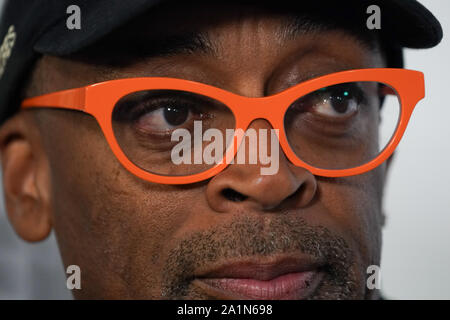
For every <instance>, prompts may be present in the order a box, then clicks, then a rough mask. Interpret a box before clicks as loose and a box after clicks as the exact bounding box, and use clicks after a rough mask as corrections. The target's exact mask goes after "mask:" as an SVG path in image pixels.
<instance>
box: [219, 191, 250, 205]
mask: <svg viewBox="0 0 450 320" xmlns="http://www.w3.org/2000/svg"><path fill="white" fill-rule="evenodd" d="M222 195H223V196H224V197H225V198H226V199H227V200H230V201H233V202H242V201H244V200H245V199H247V198H248V197H247V196H245V195H243V194H242V193H240V192H237V191H235V190H233V189H230V188H226V189H224V190H222Z"/></svg>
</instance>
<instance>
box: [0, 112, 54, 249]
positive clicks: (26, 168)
mask: <svg viewBox="0 0 450 320" xmlns="http://www.w3.org/2000/svg"><path fill="white" fill-rule="evenodd" d="M40 138H41V137H40V132H39V130H38V127H37V124H36V120H35V119H34V118H33V116H32V115H31V114H30V112H27V111H21V112H19V113H17V114H16V115H14V116H13V117H12V118H10V119H8V120H7V121H6V122H5V123H4V124H3V125H2V127H1V128H0V155H1V165H2V172H3V192H4V196H5V197H4V199H5V207H6V211H7V213H8V217H9V220H10V222H11V224H12V226H13V228H14V229H15V231H16V233H17V234H18V235H19V236H20V237H21V238H23V239H24V240H27V241H40V240H43V239H45V238H46V237H47V236H48V235H49V233H50V231H51V226H52V222H51V210H50V201H49V200H50V197H49V195H50V178H49V173H50V172H49V169H48V165H47V163H48V162H47V158H46V155H45V152H44V150H43V148H42V143H41V139H40Z"/></svg>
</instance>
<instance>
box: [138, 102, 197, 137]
mask: <svg viewBox="0 0 450 320" xmlns="http://www.w3.org/2000/svg"><path fill="white" fill-rule="evenodd" d="M159 105H160V106H159V107H156V108H153V110H151V111H147V112H145V113H143V114H142V115H141V116H140V117H139V118H138V119H137V120H136V125H137V128H138V129H139V130H142V131H146V132H154V133H167V132H170V131H172V130H174V129H176V128H178V127H184V126H187V125H189V123H190V122H192V121H193V120H194V119H193V118H195V117H198V115H197V114H196V112H195V110H193V108H192V107H190V106H188V105H186V104H180V103H170V102H167V103H163V104H162V106H161V104H159Z"/></svg>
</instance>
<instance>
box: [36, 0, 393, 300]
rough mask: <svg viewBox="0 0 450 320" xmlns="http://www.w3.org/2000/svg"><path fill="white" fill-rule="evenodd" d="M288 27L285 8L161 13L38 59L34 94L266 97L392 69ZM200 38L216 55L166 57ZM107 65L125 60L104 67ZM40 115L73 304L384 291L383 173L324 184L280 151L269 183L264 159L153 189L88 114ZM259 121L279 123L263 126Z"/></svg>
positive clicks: (338, 38)
mask: <svg viewBox="0 0 450 320" xmlns="http://www.w3.org/2000/svg"><path fill="white" fill-rule="evenodd" d="M289 21H292V16H291V15H289V14H286V13H282V12H279V13H273V12H270V11H265V10H263V9H257V8H254V7H244V6H236V5H221V6H212V5H208V6H206V5H202V6H190V7H189V8H183V9H180V10H176V11H173V10H171V8H169V7H161V8H159V9H158V11H156V10H155V11H154V12H153V13H150V14H148V15H145V16H143V17H142V18H140V19H138V20H137V21H136V22H133V23H132V24H130V25H129V26H127V27H126V28H125V29H122V30H120V31H118V32H116V33H115V34H114V35H113V36H111V37H109V38H108V39H109V40H108V41H107V44H105V43H106V42H105V43H104V44H102V45H97V46H94V47H93V48H91V49H90V50H89V51H88V52H91V53H92V55H90V54H87V55H85V56H83V58H79V59H75V58H73V59H72V58H71V59H69V58H55V57H44V58H43V59H41V60H40V62H39V63H38V65H37V67H36V70H35V72H34V76H33V79H32V81H33V82H34V86H35V88H36V87H38V88H39V92H35V93H38V94H42V93H46V92H54V91H58V90H64V89H69V88H75V87H81V86H85V85H89V84H92V83H95V82H99V81H104V80H111V79H118V78H129V77H141V76H148V77H152V76H158V77H172V78H182V79H189V80H194V81H198V82H202V83H206V84H209V85H213V86H216V87H219V88H222V89H226V90H229V91H231V92H233V93H236V94H240V95H242V96H248V97H261V96H266V95H273V94H275V93H278V92H281V91H283V90H285V89H287V88H289V87H291V86H293V85H295V84H297V83H300V82H302V81H305V80H307V79H309V78H312V77H316V76H319V75H324V74H329V73H333V72H337V71H342V70H347V69H359V68H374V67H384V65H383V59H382V57H381V55H380V54H379V53H376V52H374V51H373V50H370V49H369V48H368V46H366V45H364V44H363V43H362V42H361V41H360V40H358V39H357V38H356V37H355V36H353V35H352V34H351V33H348V32H346V31H342V30H341V31H339V30H325V29H323V30H321V29H320V28H319V29H315V28H310V29H307V28H306V29H303V31H302V32H298V33H297V34H294V33H293V32H288V31H286V30H288V28H287V25H288V22H289ZM282 30H284V32H281V31H282ZM198 31H201V32H202V35H203V36H204V37H205V38H207V39H208V41H207V42H208V44H209V45H210V46H211V47H213V48H214V50H212V51H211V50H199V49H198V48H194V47H191V49H190V50H172V51H170V54H161V52H163V53H167V52H165V51H164V50H165V47H164V46H165V43H164V41H161V40H164V39H169V38H171V39H173V38H172V36H178V35H180V34H193V33H195V32H198ZM152 43H158V44H159V46H160V47H161V48H163V49H162V50H161V51H160V52H159V54H158V52H157V53H156V54H152V55H148V56H145V55H144V57H141V58H140V59H136V57H135V56H133V57H132V56H131V55H130V56H127V55H124V54H123V53H125V52H130V51H132V50H131V49H130V50H128V49H129V48H130V47H151V46H152ZM177 43H178V45H179V44H180V43H181V46H182V44H183V41H181V40H179V41H178V42H177ZM156 51H158V50H156ZM166 51H167V50H166ZM142 52H143V51H142ZM111 57H113V58H111ZM102 59H103V61H105V60H108V61H109V60H114V63H113V62H112V61H111V63H110V64H109V65H108V66H105V65H103V64H99V63H97V61H102ZM116 60H117V61H116ZM118 61H120V63H118ZM111 65H113V67H111ZM243 108H245V106H243ZM29 112H30V113H33V114H34V115H36V117H35V119H36V123H37V127H38V128H39V132H40V140H41V144H40V145H41V146H42V149H41V150H40V151H39V150H37V152H40V153H41V156H40V157H37V158H42V159H44V160H43V161H44V162H45V164H46V165H45V166H44V167H46V168H47V169H48V170H47V171H45V172H47V173H48V181H49V183H48V194H49V196H48V206H49V208H50V209H49V212H50V215H51V217H50V218H49V220H50V221H51V225H52V227H53V228H54V230H55V232H56V236H57V239H58V243H59V247H60V250H61V254H62V257H63V261H64V264H65V265H78V266H80V268H81V271H82V290H79V291H75V292H74V293H75V295H76V297H78V298H152V299H158V298H163V299H167V298H257V299H264V298H274V299H283V298H287V299H303V298H311V299H314V298H329V299H334V298H343V299H345V298H365V297H366V298H367V297H371V296H372V295H373V294H374V292H373V291H370V290H368V289H367V288H366V277H367V274H366V270H367V267H368V266H369V265H374V264H375V265H379V263H380V248H381V225H382V214H381V197H382V188H383V183H384V174H385V166H380V167H378V168H377V169H375V170H372V171H370V172H368V173H366V174H362V175H358V176H353V177H348V178H335V179H331V178H320V177H315V176H313V175H312V174H311V173H309V172H308V171H307V170H305V169H303V168H299V167H295V166H293V165H292V164H291V163H290V162H289V161H288V160H287V159H286V156H285V155H284V154H283V153H282V152H280V159H279V171H278V172H277V174H275V175H261V174H260V167H259V165H249V164H248V165H243V164H231V165H229V166H228V167H227V168H226V169H225V170H224V171H222V172H220V173H219V174H218V175H216V176H214V177H213V178H211V179H209V180H206V181H203V182H199V183H196V184H191V185H182V186H174V185H162V184H155V183H150V182H147V181H144V180H141V179H139V178H137V177H136V176H134V175H133V174H131V173H130V172H129V171H127V170H126V169H125V168H124V167H123V166H121V164H120V163H119V162H118V160H117V159H116V157H115V156H114V155H113V153H112V151H111V150H110V148H109V146H108V144H107V142H106V140H105V138H104V136H103V134H102V132H101V130H100V128H99V126H98V124H97V122H96V121H95V119H94V118H92V117H91V116H89V115H85V114H83V113H80V112H71V111H62V110H48V109H43V110H39V111H29ZM251 127H252V128H255V129H261V128H266V129H267V128H270V125H269V124H268V123H267V122H266V121H265V120H257V121H255V122H253V123H252V124H251Z"/></svg>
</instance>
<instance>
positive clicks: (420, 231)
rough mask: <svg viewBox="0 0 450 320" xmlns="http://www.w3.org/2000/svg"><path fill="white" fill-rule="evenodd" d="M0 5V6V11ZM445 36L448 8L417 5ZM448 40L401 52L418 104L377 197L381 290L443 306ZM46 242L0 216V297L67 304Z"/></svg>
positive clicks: (449, 263) (449, 125)
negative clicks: (21, 233)
mask: <svg viewBox="0 0 450 320" xmlns="http://www.w3.org/2000/svg"><path fill="white" fill-rule="evenodd" d="M2 2H3V0H0V5H1V3H2ZM421 2H422V3H423V4H425V6H427V7H428V8H429V9H430V10H431V11H432V12H433V13H434V14H435V15H436V16H437V18H438V19H439V20H440V21H441V23H442V26H443V29H444V34H445V32H446V31H449V30H450V1H448V0H422V1H421ZM449 59H450V40H449V39H448V38H446V37H445V35H444V40H443V42H442V43H441V44H440V45H439V46H438V47H437V48H434V49H430V50H407V51H406V66H407V67H408V68H410V69H416V70H420V71H423V72H424V73H425V79H426V98H425V100H422V102H420V103H419V104H418V105H417V107H416V110H415V112H414V114H413V117H412V119H411V122H410V124H409V127H408V129H407V131H406V134H405V136H404V138H403V140H402V142H401V144H400V146H399V148H398V150H397V153H396V158H395V160H394V163H393V167H392V171H391V175H390V179H389V181H388V185H387V189H386V197H385V205H384V208H385V213H386V215H387V224H386V227H385V229H384V239H383V241H384V244H383V256H382V266H381V272H382V289H383V292H384V295H385V296H386V298H390V299H433V298H434V299H450V141H449V139H450V103H449V99H450V85H449V84H450V81H449V78H450V63H449ZM63 271H64V270H63V267H62V265H61V262H60V258H59V255H58V251H57V246H56V243H55V240H54V237H53V236H52V237H51V238H49V239H48V240H46V241H44V242H42V243H39V244H28V243H25V242H22V241H20V240H19V239H18V238H17V236H16V235H15V234H14V233H13V231H12V230H11V227H10V226H9V225H8V224H7V221H6V218H5V213H4V209H3V208H2V209H1V212H0V298H6V299H10V298H23V299H28V298H43V299H52V298H68V297H70V295H69V293H68V291H67V289H65V279H64V273H63Z"/></svg>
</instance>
